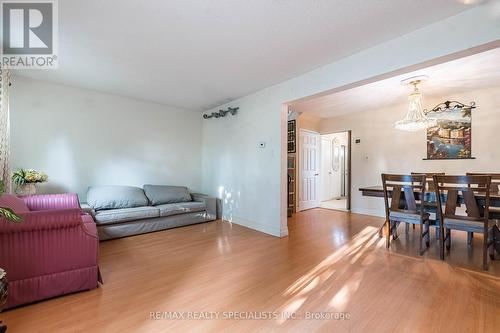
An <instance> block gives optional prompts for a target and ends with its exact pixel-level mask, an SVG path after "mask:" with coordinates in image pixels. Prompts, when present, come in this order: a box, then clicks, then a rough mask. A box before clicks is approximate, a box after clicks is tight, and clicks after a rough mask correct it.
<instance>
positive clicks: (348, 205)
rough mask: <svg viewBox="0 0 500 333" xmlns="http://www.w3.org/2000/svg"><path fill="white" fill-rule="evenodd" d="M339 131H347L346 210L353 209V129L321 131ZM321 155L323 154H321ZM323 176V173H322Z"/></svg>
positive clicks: (335, 132) (336, 132)
mask: <svg viewBox="0 0 500 333" xmlns="http://www.w3.org/2000/svg"><path fill="white" fill-rule="evenodd" d="M338 133H347V203H346V211H349V212H350V211H351V194H352V191H351V190H352V181H351V177H352V167H351V155H352V130H341V131H334V132H328V133H321V135H328V134H338ZM320 156H321V155H320ZM320 177H321V175H320Z"/></svg>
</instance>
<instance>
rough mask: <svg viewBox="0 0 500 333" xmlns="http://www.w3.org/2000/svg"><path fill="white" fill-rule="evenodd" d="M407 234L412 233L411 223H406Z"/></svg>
mask: <svg viewBox="0 0 500 333" xmlns="http://www.w3.org/2000/svg"><path fill="white" fill-rule="evenodd" d="M405 232H406V234H407V235H408V234H409V233H410V224H409V223H405Z"/></svg>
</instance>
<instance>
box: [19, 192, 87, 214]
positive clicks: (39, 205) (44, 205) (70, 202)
mask: <svg viewBox="0 0 500 333" xmlns="http://www.w3.org/2000/svg"><path fill="white" fill-rule="evenodd" d="M21 199H22V200H23V201H24V202H25V203H26V205H27V206H28V208H29V209H30V210H31V211H41V210H52V209H80V201H79V200H78V194H76V193H62V194H38V195H27V196H23V197H21Z"/></svg>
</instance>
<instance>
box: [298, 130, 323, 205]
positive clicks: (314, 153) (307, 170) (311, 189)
mask: <svg viewBox="0 0 500 333" xmlns="http://www.w3.org/2000/svg"><path fill="white" fill-rule="evenodd" d="M299 136H300V142H299V145H300V153H299V179H300V182H299V207H298V208H299V210H304V209H310V208H315V207H318V206H319V169H320V156H319V155H320V150H321V139H320V135H319V133H316V132H311V131H306V130H300V133H299Z"/></svg>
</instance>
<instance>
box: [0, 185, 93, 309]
mask: <svg viewBox="0 0 500 333" xmlns="http://www.w3.org/2000/svg"><path fill="white" fill-rule="evenodd" d="M21 199H22V201H18V202H14V204H13V206H15V207H11V208H13V209H14V211H16V208H17V209H18V210H23V209H19V204H21V206H22V205H24V204H25V206H24V207H26V208H27V209H26V211H24V212H21V213H20V214H19V215H21V216H22V217H23V221H22V222H21V223H11V222H7V221H5V219H3V218H0V267H2V268H3V269H4V270H5V271H6V272H7V280H8V281H9V286H8V299H7V305H6V308H11V307H15V306H18V305H21V304H27V303H31V302H35V301H39V300H43V299H47V298H52V297H55V296H60V295H64V294H68V293H73V292H77V291H81V290H89V289H94V288H96V287H97V286H98V282H99V281H101V280H100V274H99V267H98V265H97V258H98V249H99V239H98V237H97V231H96V226H95V223H94V221H93V219H92V217H91V216H90V215H87V214H83V213H82V210H81V208H80V203H79V200H78V196H77V195H76V194H49V195H33V196H26V197H21ZM15 200H18V199H17V198H16V197H13V196H5V195H4V196H3V197H2V198H1V199H0V201H2V205H3V206H5V205H6V204H5V202H7V203H8V202H11V201H15ZM21 208H22V207H21ZM16 212H17V211H16Z"/></svg>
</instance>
